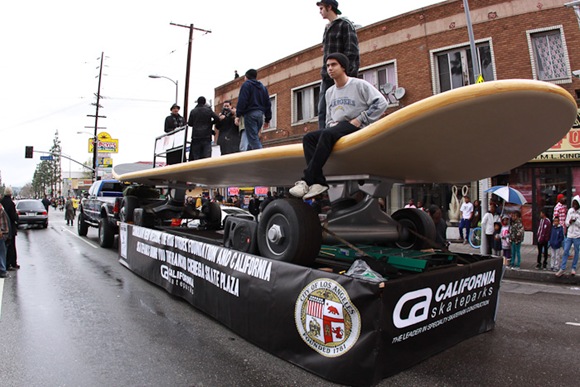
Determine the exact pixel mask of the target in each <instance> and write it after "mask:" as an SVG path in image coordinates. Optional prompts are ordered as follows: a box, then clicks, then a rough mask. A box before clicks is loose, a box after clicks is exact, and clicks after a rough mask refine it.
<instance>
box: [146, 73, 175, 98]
mask: <svg viewBox="0 0 580 387" xmlns="http://www.w3.org/2000/svg"><path fill="white" fill-rule="evenodd" d="M149 78H154V79H157V78H165V79H167V80H169V81H171V82H173V84H174V85H175V104H177V90H178V89H179V87H178V84H177V82H178V81H174V80H173V79H171V78H168V77H166V76H164V75H149Z"/></svg>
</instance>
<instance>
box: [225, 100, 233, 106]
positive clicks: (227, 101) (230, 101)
mask: <svg viewBox="0 0 580 387" xmlns="http://www.w3.org/2000/svg"><path fill="white" fill-rule="evenodd" d="M224 103H229V104H230V105H231V104H232V100H231V99H228V100H225V101H224Z"/></svg>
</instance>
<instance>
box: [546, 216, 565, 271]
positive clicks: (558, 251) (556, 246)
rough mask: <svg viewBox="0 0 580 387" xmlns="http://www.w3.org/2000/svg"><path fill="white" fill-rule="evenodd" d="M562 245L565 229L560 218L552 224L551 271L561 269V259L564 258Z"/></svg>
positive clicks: (555, 219) (550, 243)
mask: <svg viewBox="0 0 580 387" xmlns="http://www.w3.org/2000/svg"><path fill="white" fill-rule="evenodd" d="M562 243H564V227H562V226H561V225H560V218H559V217H557V216H556V217H555V218H554V224H552V232H551V233H550V241H549V242H548V244H549V246H550V270H552V271H557V270H558V269H559V267H560V259H561V258H562V252H563V251H564V249H562Z"/></svg>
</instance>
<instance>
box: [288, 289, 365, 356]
mask: <svg viewBox="0 0 580 387" xmlns="http://www.w3.org/2000/svg"><path fill="white" fill-rule="evenodd" d="M294 318H295V321H296V328H297V329H298V333H299V334H300V337H302V340H304V342H305V343H306V344H307V345H308V346H309V347H310V348H312V349H314V350H315V351H316V352H318V353H320V354H321V355H323V356H326V357H337V356H341V355H343V354H345V353H346V352H347V351H348V350H349V349H351V348H352V347H353V345H354V344H355V343H356V342H357V340H358V337H359V334H360V314H359V312H358V309H357V308H356V307H355V306H354V305H353V304H352V302H351V301H350V298H349V296H348V293H347V292H346V290H344V288H343V287H342V286H340V284H339V283H338V282H336V281H333V280H331V279H327V278H319V279H317V280H315V281H312V282H311V283H309V284H308V285H307V286H306V287H305V288H304V289H302V292H300V295H299V296H298V299H297V300H296V307H295V309H294Z"/></svg>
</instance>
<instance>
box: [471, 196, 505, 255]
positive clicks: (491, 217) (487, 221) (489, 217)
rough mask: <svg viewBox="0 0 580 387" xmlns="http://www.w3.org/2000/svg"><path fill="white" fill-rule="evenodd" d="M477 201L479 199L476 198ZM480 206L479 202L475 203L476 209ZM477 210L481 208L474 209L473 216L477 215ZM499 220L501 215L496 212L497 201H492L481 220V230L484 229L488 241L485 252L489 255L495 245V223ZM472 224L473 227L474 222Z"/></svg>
mask: <svg viewBox="0 0 580 387" xmlns="http://www.w3.org/2000/svg"><path fill="white" fill-rule="evenodd" d="M475 202H478V201H477V200H476V201H475ZM475 202H474V203H475ZM478 206H479V204H474V205H473V207H474V209H476V208H477V207H478ZM476 211H479V210H474V213H473V217H475V216H476V215H475V213H476ZM477 216H479V215H477ZM497 222H499V215H498V214H497V213H496V206H495V203H491V204H490V205H489V210H488V211H487V212H486V213H485V215H483V219H482V220H481V231H483V233H484V234H485V239H486V241H487V250H486V251H485V252H484V254H487V255H490V254H491V250H492V247H493V232H494V224H495V223H497ZM471 226H472V227H473V223H471ZM476 227H477V226H476Z"/></svg>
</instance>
